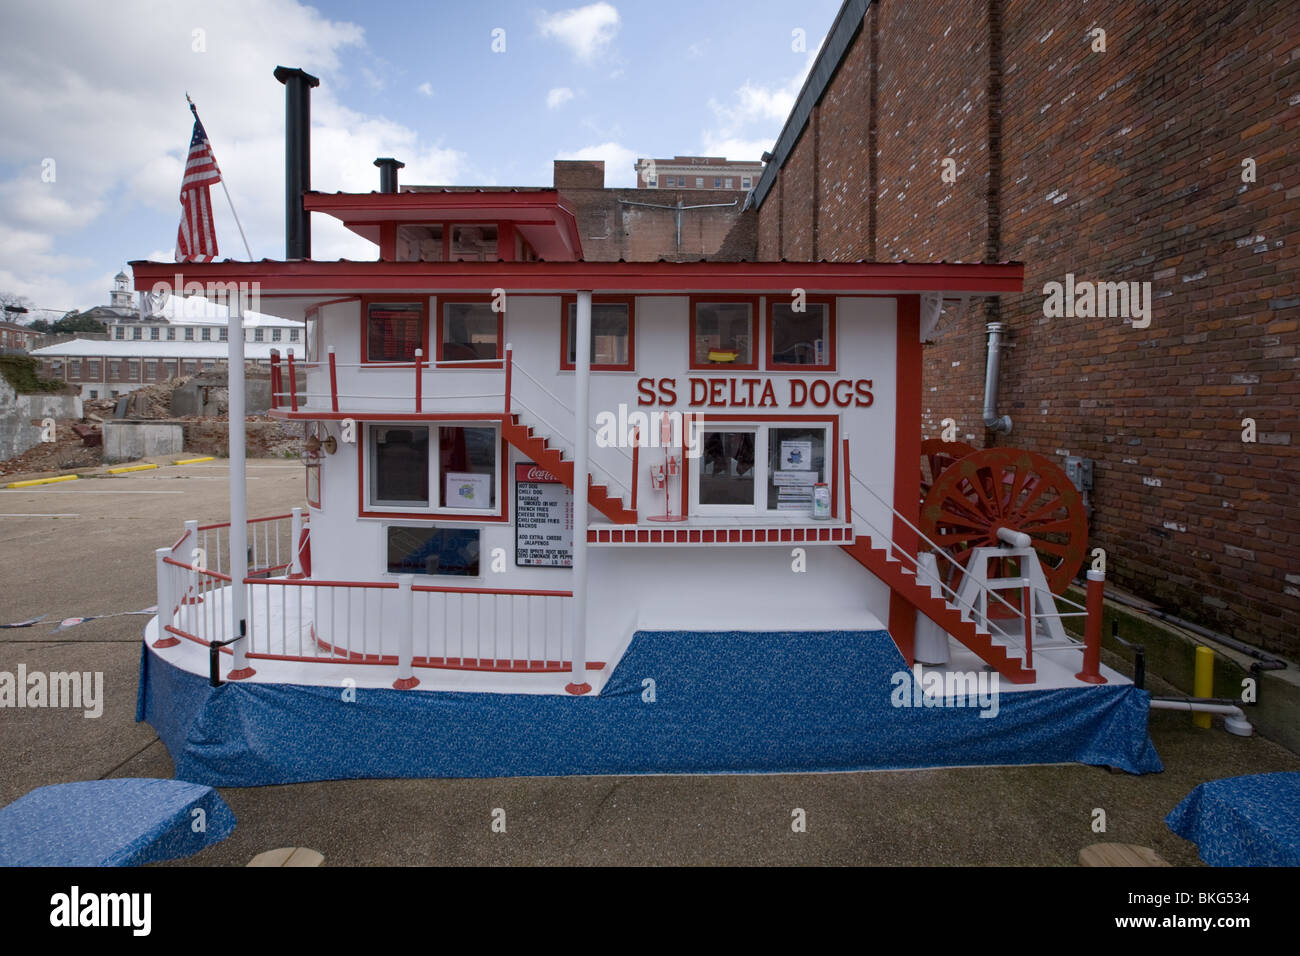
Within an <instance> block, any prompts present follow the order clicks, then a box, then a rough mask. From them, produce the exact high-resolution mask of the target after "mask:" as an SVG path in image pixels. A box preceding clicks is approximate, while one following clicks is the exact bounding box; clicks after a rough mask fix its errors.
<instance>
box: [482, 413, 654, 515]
mask: <svg viewBox="0 0 1300 956" xmlns="http://www.w3.org/2000/svg"><path fill="white" fill-rule="evenodd" d="M533 431H534V430H533V428H532V427H530V426H528V425H525V424H523V423H522V422H521V421H520V420H519V416H518V415H509V416H507V417H506V418H505V420H504V421H503V422H502V423H501V435H502V437H503V438H505V440H506V441H508V442H509V443H510V444H511V445H513V446H514V447H515V448H518V449H519V450H520V451H521V452H523V453H524V454H525V455H527V456H528V457H529V458H530V459H531V460H532V461H534V462H536V463H537V464H538V465H539V466H540V467H542V468H545V469H546V470H547V471H549V472H550V473H551V474H552V475H554V476H555V477H556V478H558V479H560V481H561V482H563V483H564V484H565V485H566V486H568V487H569V488H570V489H572V488H573V487H574V485H573V462H572V461H571V460H569V459H567V458H565V457H564V453H563V452H562V451H561V450H560V449H558V448H555V447H552V445H551V443H550V440H549V439H546V438H542V437H541V436H539V435H535V434H533ZM587 502H588V504H590V505H591V507H593V508H595V509H596V510H597V511H599V512H600V513H601V514H603V515H604V516H605V517H606V518H608V519H609V520H610V521H612V522H614V523H615V524H636V512H635V511H632V510H631V509H629V508H627V507H625V506H624V505H623V499H622V497H621V496H618V495H614V494H611V493H610V490H609V488H608V486H606V485H599V484H596V482H595V480H594V479H593V478H592V477H591V475H590V474H588V475H587Z"/></svg>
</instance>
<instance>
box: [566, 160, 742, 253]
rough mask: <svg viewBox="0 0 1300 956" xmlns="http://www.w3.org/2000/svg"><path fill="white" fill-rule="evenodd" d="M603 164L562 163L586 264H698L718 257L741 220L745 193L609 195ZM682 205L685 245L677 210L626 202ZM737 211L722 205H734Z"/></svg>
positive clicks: (624, 192)
mask: <svg viewBox="0 0 1300 956" xmlns="http://www.w3.org/2000/svg"><path fill="white" fill-rule="evenodd" d="M604 179H605V164H604V163H603V162H601V161H596V160H593V161H577V160H572V161H556V163H555V187H556V188H557V189H558V190H559V191H560V198H561V202H562V203H563V204H564V205H565V206H566V207H567V208H568V209H569V210H570V211H571V212H572V213H573V214H574V216H575V217H576V218H577V220H578V231H579V235H580V236H581V237H582V253H583V258H584V259H587V260H589V261H593V262H612V261H615V260H617V259H626V260H628V261H629V262H653V261H655V260H657V259H661V258H662V259H677V260H685V261H693V260H696V259H699V258H701V257H709V256H713V255H715V254H716V253H717V252H718V250H719V249H720V248H721V246H722V243H723V240H725V239H726V238H727V234H728V233H729V232H730V231H731V228H732V226H734V225H735V224H736V220H737V219H738V218H739V216H740V212H741V208H742V206H743V203H744V192H743V191H740V190H734V191H731V192H727V191H719V190H713V189H631V188H628V189H605V188H604ZM679 199H680V200H681V202H682V204H683V205H685V206H708V207H710V208H705V209H686V210H684V211H683V213H682V234H681V245H680V247H679V246H678V242H677V219H676V214H675V212H674V211H673V210H671V209H650V208H646V207H645V206H628V205H624V204H623V203H622V202H620V200H627V201H630V202H636V203H651V204H655V205H659V206H672V205H675V204H676V203H677V201H678V200H679ZM733 200H734V202H735V205H733V206H727V205H720V204H725V203H729V202H732V201H733Z"/></svg>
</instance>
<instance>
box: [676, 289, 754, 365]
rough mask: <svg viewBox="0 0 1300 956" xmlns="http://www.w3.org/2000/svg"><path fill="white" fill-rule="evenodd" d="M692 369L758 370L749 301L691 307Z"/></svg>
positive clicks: (701, 303) (694, 303)
mask: <svg viewBox="0 0 1300 956" xmlns="http://www.w3.org/2000/svg"><path fill="white" fill-rule="evenodd" d="M691 310H692V311H691V368H719V369H726V368H736V369H753V368H758V356H757V352H756V349H757V348H758V343H757V342H756V341H755V340H756V338H757V336H756V334H755V333H756V332H757V323H756V321H755V316H754V302H753V301H752V300H743V301H726V300H713V301H710V300H708V299H699V300H695V301H692V303H691Z"/></svg>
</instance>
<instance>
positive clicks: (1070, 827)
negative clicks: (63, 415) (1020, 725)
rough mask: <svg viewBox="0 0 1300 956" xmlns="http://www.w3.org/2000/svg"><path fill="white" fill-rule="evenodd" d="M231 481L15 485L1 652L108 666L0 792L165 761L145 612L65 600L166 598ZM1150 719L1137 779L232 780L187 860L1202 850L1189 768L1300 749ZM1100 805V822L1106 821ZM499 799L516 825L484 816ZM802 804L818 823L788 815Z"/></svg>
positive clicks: (137, 477)
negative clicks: (1188, 815)
mask: <svg viewBox="0 0 1300 956" xmlns="http://www.w3.org/2000/svg"><path fill="white" fill-rule="evenodd" d="M248 476H249V479H250V480H249V483H248V497H249V514H250V516H257V515H265V514H278V513H283V512H285V511H287V510H288V509H289V508H291V507H294V506H295V505H299V504H301V502H302V495H303V482H302V468H301V466H300V465H298V464H297V463H296V462H287V461H256V462H251V463H250V464H249V468H248ZM227 500H228V499H227V484H226V467H225V463H224V462H221V461H218V462H212V463H208V464H206V465H193V466H185V467H181V468H163V469H159V470H157V471H148V472H137V473H132V474H128V475H124V476H121V477H115V478H103V479H90V480H82V481H77V482H69V483H67V484H64V485H48V486H42V487H40V488H36V489H21V490H14V491H9V490H3V491H0V624H3V623H9V622H13V621H19V620H23V619H26V618H30V617H36V616H38V615H45V618H44V620H42V621H41V622H40V623H39V624H38V625H36V626H33V627H29V628H21V629H12V630H0V670H3V671H9V672H11V673H12V672H14V671H15V670H16V669H17V667H18V666H19V665H20V664H24V665H26V667H27V668H28V670H29V671H34V670H42V671H55V670H64V671H66V670H80V671H91V672H94V671H99V672H102V673H103V675H104V692H103V698H104V699H103V705H104V706H103V714H102V716H100V717H98V718H88V717H85V716H83V715H82V713H81V712H78V711H70V710H52V709H41V710H30V709H24V710H10V709H5V710H4V711H0V805H3V804H7V803H9V802H11V801H13V800H15V799H17V798H18V797H20V796H22V795H23V794H25V793H27V792H28V791H30V790H31V789H33V788H35V787H38V786H43V785H45V784H51V783H61V782H65V781H71V780H89V779H97V778H100V777H118V776H136V777H170V776H171V774H172V772H173V768H172V763H171V759H170V757H169V756H168V754H167V752H166V749H165V748H164V747H163V746H162V744H161V743H160V742H159V741H158V739H157V736H156V735H155V734H154V733H153V730H152V729H151V728H150V727H149V726H148V725H146V724H137V723H135V693H136V682H137V671H138V666H139V652H140V648H139V641H140V631H141V628H142V627H143V625H144V623H145V621H146V620H147V618H146V617H144V616H133V615H123V616H118V617H107V618H102V619H100V620H93V621H88V622H86V623H84V624H80V625H78V626H76V627H72V628H69V629H67V630H64V631H61V632H59V633H54V629H55V627H56V626H57V624H58V622H59V621H60V620H62V619H63V618H66V617H72V616H93V615H101V614H112V613H120V612H127V611H135V610H140V609H142V608H145V607H148V606H149V605H151V604H153V602H154V600H155V598H154V568H153V549H154V548H157V547H161V546H164V545H171V544H172V543H173V542H174V541H175V539H176V538H177V537H178V536H179V534H180V528H181V525H182V522H183V521H185V520H186V519H189V518H193V519H197V520H198V521H200V522H213V521H223V520H225V519H226V509H227ZM15 515H16V517H15ZM56 516H57V517H56ZM1112 663H1114V662H1112ZM1155 689H1156V690H1159V691H1162V692H1163V691H1164V690H1166V688H1160V687H1156V688H1155ZM1151 734H1152V738H1153V740H1154V741H1155V744H1156V748H1157V750H1158V751H1159V752H1160V756H1161V759H1162V760H1163V761H1164V764H1165V772H1164V773H1161V774H1148V775H1146V776H1142V777H1134V776H1130V775H1128V774H1112V773H1109V772H1108V771H1106V770H1104V769H1102V768H1097V767H1084V766H1078V765H1063V766H1046V767H974V768H957V769H947V770H927V771H911V772H874V773H842V774H780V775H737V776H712V777H706V776H657V777H564V778H504V779H489V780H357V781H335V782H326V783H316V784H298V785H293V786H282V787H256V788H246V789H223V790H222V796H223V797H224V798H225V800H226V802H227V803H229V805H230V806H231V808H232V809H233V810H234V811H235V815H236V817H237V818H238V821H239V824H238V826H237V828H236V830H235V832H234V834H233V835H232V836H231V837H230V838H229V839H228V840H226V841H225V842H223V843H220V844H217V845H216V846H213V847H210V848H209V849H207V850H204V851H203V852H202V853H200V854H199V855H197V856H195V857H192V858H191V859H189V860H184V861H178V864H177V865H193V864H208V865H239V866H242V865H243V864H245V863H247V862H248V860H249V859H250V858H252V857H253V856H254V855H255V854H256V853H258V852H261V851H262V850H266V849H270V848H273V847H278V846H309V847H312V848H313V849H316V850H319V851H320V852H322V853H323V854H325V858H326V865H346V864H352V865H371V864H439V863H452V864H519V865H544V864H587V863H606V864H628V865H638V864H656V863H676V864H877V865H905V866H906V865H923V864H967V865H976V864H1012V865H1014V864H1045V865H1072V864H1073V863H1074V862H1075V860H1076V857H1077V854H1078V851H1079V849H1080V848H1081V847H1083V846H1086V845H1088V844H1090V843H1096V842H1101V841H1117V842H1126V843H1138V844H1142V845H1144V846H1150V847H1153V848H1154V849H1155V850H1156V851H1157V852H1158V853H1160V854H1161V855H1162V856H1163V857H1164V858H1165V859H1167V860H1169V861H1170V862H1172V863H1175V864H1195V863H1196V862H1197V858H1196V852H1195V848H1194V847H1192V846H1191V844H1188V843H1186V842H1185V841H1183V840H1181V839H1179V838H1178V837H1175V836H1174V835H1173V834H1171V833H1170V832H1169V831H1168V829H1167V828H1166V827H1165V825H1164V817H1165V815H1166V814H1167V813H1168V812H1169V811H1170V810H1171V809H1172V808H1173V807H1174V806H1175V805H1176V804H1177V803H1178V802H1179V801H1180V800H1181V799H1182V798H1183V797H1184V796H1185V795H1186V794H1187V793H1188V792H1189V791H1190V790H1191V789H1192V788H1193V787H1194V786H1195V785H1196V784H1198V783H1200V782H1203V781H1205V780H1210V779H1217V778H1220V777H1228V776H1235V775H1239V774H1245V773H1262V772H1268V771H1274V770H1300V757H1297V756H1296V755H1295V754H1292V753H1291V752H1290V751H1287V750H1284V749H1283V748H1281V747H1279V746H1277V745H1276V744H1273V743H1272V742H1270V741H1268V740H1265V739H1262V738H1251V739H1241V738H1237V737H1231V736H1229V735H1228V734H1226V733H1224V732H1223V731H1222V729H1221V726H1220V725H1219V724H1217V723H1216V726H1215V729H1213V730H1209V731H1203V730H1198V729H1196V728H1194V727H1193V726H1192V724H1191V720H1190V717H1189V716H1188V715H1186V714H1178V713H1174V712H1160V713H1156V714H1154V715H1153V716H1152V719H1151ZM1098 808H1100V809H1103V810H1105V811H1106V820H1107V830H1106V832H1105V833H1096V832H1094V831H1093V830H1092V823H1093V819H1094V810H1096V809H1098ZM497 809H500V810H503V811H504V813H505V823H506V827H505V832H504V833H498V832H493V830H492V827H491V823H492V820H493V811H494V810H497ZM796 809H801V810H803V811H804V812H805V814H806V818H807V829H806V832H802V833H796V832H794V830H793V829H792V827H791V821H792V812H793V811H795V810H796Z"/></svg>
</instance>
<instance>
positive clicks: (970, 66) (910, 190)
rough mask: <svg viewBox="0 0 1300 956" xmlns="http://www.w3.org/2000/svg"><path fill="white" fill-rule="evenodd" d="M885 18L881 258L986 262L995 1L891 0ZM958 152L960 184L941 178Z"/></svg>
mask: <svg viewBox="0 0 1300 956" xmlns="http://www.w3.org/2000/svg"><path fill="white" fill-rule="evenodd" d="M878 16H879V17H880V22H879V24H878V27H877V32H878V40H877V44H878V46H879V51H878V53H879V64H878V67H877V69H878V79H877V85H878V88H877V102H878V104H879V106H878V116H877V118H876V124H877V127H878V131H877V134H876V135H877V142H878V148H879V156H878V165H879V182H878V183H877V193H878V198H877V200H876V208H877V215H878V217H879V221H878V225H877V229H876V246H877V247H876V254H877V256H878V258H880V259H882V260H884V261H887V262H888V261H893V260H899V259H905V260H909V261H915V262H930V261H937V260H939V259H947V260H948V261H950V262H952V261H961V262H979V261H981V260H983V259H984V258H985V254H984V243H985V237H986V234H987V230H988V223H987V218H986V215H985V202H984V199H985V193H986V191H987V189H988V109H987V101H986V99H985V95H986V87H987V84H988V20H987V17H986V5H985V4H984V3H983V2H970V0H967V2H962V3H957V2H951V0H949V2H940V3H907V2H903V0H887V2H885V3H881V4H880V5H879V10H878ZM864 35H865V31H864V32H863V33H859V34H858V43H859V44H861V43H862V40H863V37H864ZM949 157H951V158H952V159H954V160H955V161H956V164H957V181H956V183H952V184H949V183H945V182H943V181H942V179H941V178H940V172H941V167H940V164H941V161H942V160H943V159H945V158H949Z"/></svg>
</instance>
